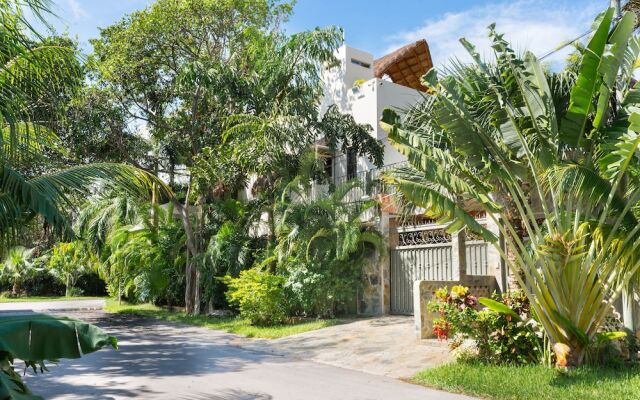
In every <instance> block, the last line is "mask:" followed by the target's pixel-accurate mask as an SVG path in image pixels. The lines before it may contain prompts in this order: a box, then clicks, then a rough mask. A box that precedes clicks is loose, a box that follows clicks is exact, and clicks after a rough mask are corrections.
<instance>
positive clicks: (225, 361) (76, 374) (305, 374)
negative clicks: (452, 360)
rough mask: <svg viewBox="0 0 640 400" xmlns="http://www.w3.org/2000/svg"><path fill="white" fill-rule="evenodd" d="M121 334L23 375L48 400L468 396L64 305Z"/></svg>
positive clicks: (203, 332)
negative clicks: (113, 344) (114, 345)
mask: <svg viewBox="0 0 640 400" xmlns="http://www.w3.org/2000/svg"><path fill="white" fill-rule="evenodd" d="M65 314H67V315H70V316H73V317H76V318H81V319H84V320H88V321H91V322H93V323H96V324H98V325H100V326H102V327H103V328H104V329H107V330H108V331H109V332H110V333H111V334H113V335H115V336H117V337H118V340H119V344H120V349H119V350H118V351H114V350H111V349H103V350H101V351H99V352H96V353H93V354H89V355H87V356H85V357H83V358H82V359H78V360H62V362H61V363H60V364H59V365H52V366H50V367H49V369H50V372H48V373H45V374H44V375H37V376H33V375H32V374H30V373H28V374H27V376H26V377H25V379H26V380H27V383H28V385H29V386H30V387H31V389H32V390H33V391H34V392H35V393H37V394H40V395H42V396H44V397H45V398H46V399H93V400H106V399H129V398H139V399H194V400H205V399H210V400H248V399H260V400H267V399H278V400H282V399H296V400H297V399H318V400H320V399H322V400H330V399H354V400H355V399H362V400H365V399H366V400H377V399H380V400H383V399H384V400H396V399H398V400H414V399H415V400H418V399H419V400H454V399H455V400H463V399H467V400H469V399H470V398H468V397H464V396H458V395H453V394H448V393H444V392H439V391H435V390H430V389H426V388H423V387H420V386H415V385H411V384H408V383H404V382H402V381H399V380H395V379H392V378H387V377H381V376H376V375H369V374H366V373H363V372H358V371H353V370H348V369H342V368H339V367H334V366H330V365H326V364H320V363H315V362H311V361H303V360H298V359H293V358H289V357H282V356H278V355H273V354H268V353H264V352H260V351H254V350H249V349H244V348H240V347H237V346H235V345H233V344H232V343H231V342H232V341H235V342H237V341H238V337H237V336H235V335H231V334H226V333H224V332H219V331H212V330H207V329H204V328H197V327H191V326H184V325H178V324H173V323H169V322H163V321H155V320H149V319H143V318H139V317H134V316H124V315H115V314H106V313H103V312H101V311H97V312H65Z"/></svg>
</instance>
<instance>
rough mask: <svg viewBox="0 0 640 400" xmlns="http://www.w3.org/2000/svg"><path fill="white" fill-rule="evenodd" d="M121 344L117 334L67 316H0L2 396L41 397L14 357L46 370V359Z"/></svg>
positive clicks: (13, 398) (25, 399)
mask: <svg viewBox="0 0 640 400" xmlns="http://www.w3.org/2000/svg"><path fill="white" fill-rule="evenodd" d="M107 346H111V347H113V348H114V349H117V348H118V341H117V340H116V338H115V337H113V336H110V335H108V334H107V333H106V332H105V331H103V330H102V329H100V328H98V327H97V326H95V325H91V324H87V323H86V322H82V321H78V320H76V319H72V318H66V317H52V316H49V315H43V314H27V315H13V316H3V317H2V318H0V399H6V400H41V399H43V397H40V396H37V395H34V394H32V393H31V391H30V390H29V388H28V387H27V385H26V384H25V383H24V382H23V380H22V378H21V376H20V374H19V373H17V372H16V371H15V360H17V359H20V360H23V361H24V363H25V367H31V368H32V369H33V371H34V372H37V371H38V370H39V371H40V372H44V371H46V370H47V368H46V365H45V361H51V362H57V361H58V360H60V359H63V358H80V357H81V356H82V355H83V354H89V353H92V352H94V351H97V350H100V349H101V348H103V347H107Z"/></svg>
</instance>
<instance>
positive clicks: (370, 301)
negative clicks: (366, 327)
mask: <svg viewBox="0 0 640 400" xmlns="http://www.w3.org/2000/svg"><path fill="white" fill-rule="evenodd" d="M376 229H377V230H378V231H379V232H380V234H381V235H382V237H383V242H384V243H383V247H382V249H381V251H380V253H379V254H376V255H375V257H372V258H370V259H367V260H365V263H364V265H363V274H364V287H363V290H362V292H361V293H359V294H358V308H357V312H358V314H360V315H382V314H389V309H390V302H389V214H388V213H385V212H382V213H381V214H380V216H379V218H378V219H377V220H376Z"/></svg>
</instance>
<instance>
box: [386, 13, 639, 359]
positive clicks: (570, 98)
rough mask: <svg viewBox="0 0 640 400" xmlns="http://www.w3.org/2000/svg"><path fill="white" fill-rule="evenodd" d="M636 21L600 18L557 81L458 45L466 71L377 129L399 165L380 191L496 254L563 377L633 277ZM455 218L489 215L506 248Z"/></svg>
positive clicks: (438, 82) (435, 83) (455, 72)
mask: <svg viewBox="0 0 640 400" xmlns="http://www.w3.org/2000/svg"><path fill="white" fill-rule="evenodd" d="M635 20H636V16H635V15H634V14H632V13H625V14H624V15H623V17H622V18H621V19H620V20H619V21H615V22H614V21H613V10H612V9H610V10H607V11H605V12H604V13H603V14H601V15H600V16H599V17H598V18H597V20H596V21H595V22H594V31H593V35H592V36H591V38H590V39H589V41H588V43H587V44H586V46H585V47H584V49H582V51H581V52H580V53H579V54H578V57H577V62H576V63H575V67H576V68H575V69H568V70H564V71H561V72H557V73H555V72H549V71H546V70H545V69H544V68H543V66H542V65H541V63H540V61H539V60H538V59H537V57H536V56H535V55H534V54H532V53H530V52H527V53H525V54H524V56H522V57H518V56H517V55H516V54H515V53H514V51H513V50H512V49H511V48H510V47H509V45H508V43H507V41H506V40H505V39H504V37H503V36H502V35H500V34H499V33H497V32H496V31H495V29H494V27H493V26H491V27H490V28H489V35H490V38H491V40H492V49H493V51H494V55H495V62H492V63H487V62H485V61H483V60H482V59H481V57H480V56H479V55H478V54H477V53H476V51H475V49H474V47H473V45H471V44H470V43H468V42H467V41H466V40H464V39H462V40H461V41H462V44H463V45H464V46H465V48H466V49H467V50H468V51H469V54H470V55H471V56H472V59H473V60H474V64H473V65H472V66H464V65H460V64H455V63H454V64H453V65H452V66H451V67H450V69H449V71H448V73H447V74H446V75H445V76H442V77H438V75H437V72H436V70H431V71H430V72H429V73H428V74H427V75H425V76H424V78H423V83H424V84H425V85H426V86H427V87H428V89H429V92H430V93H431V95H430V96H427V97H426V99H425V100H424V101H423V102H422V103H420V104H419V105H418V106H416V107H415V108H413V109H411V110H409V111H408V112H407V113H406V114H405V115H403V116H402V117H399V116H398V115H396V114H395V113H394V112H391V111H387V112H385V115H384V117H383V127H384V128H385V129H386V130H387V131H388V132H389V137H390V139H391V140H392V141H393V142H394V146H395V147H396V148H397V149H398V151H400V152H401V153H402V154H404V155H406V156H407V158H408V159H409V162H410V164H411V167H409V168H405V169H400V170H397V171H395V172H393V173H392V174H390V175H389V176H388V178H387V180H388V181H389V182H391V183H393V184H394V185H396V187H397V188H398V189H399V190H400V191H401V192H402V194H403V196H404V197H405V199H406V200H408V201H409V202H412V203H413V204H414V205H416V206H420V207H424V208H426V209H429V210H432V211H431V212H432V213H434V214H435V215H437V216H438V217H441V218H442V220H443V221H449V222H451V225H450V228H449V229H450V230H451V231H455V230H458V229H460V228H462V227H466V229H469V230H471V231H474V232H476V233H478V234H480V235H482V237H484V238H485V239H486V240H488V241H492V242H493V243H494V245H495V248H496V249H497V250H498V251H499V252H500V253H501V255H502V258H503V259H504V261H505V262H506V263H507V265H508V266H509V268H510V270H511V271H512V274H513V276H514V277H515V279H517V280H518V281H519V283H520V286H521V287H522V289H523V290H524V291H525V292H526V294H527V297H528V298H529V300H530V303H531V308H532V310H533V312H534V313H535V315H536V316H537V318H538V319H539V321H540V323H541V324H542V326H543V327H544V329H545V332H546V333H547V335H548V336H549V338H550V340H551V342H552V343H553V344H554V349H555V350H556V355H557V356H558V357H559V359H560V357H562V358H563V359H565V360H566V362H567V364H568V365H577V364H580V363H581V362H582V361H583V359H584V355H585V352H586V349H587V347H588V346H589V344H590V343H592V342H593V340H594V338H595V337H596V335H597V333H598V330H599V328H600V326H601V325H602V322H603V320H604V319H605V317H606V316H607V314H608V313H609V312H610V309H611V305H612V304H613V303H614V302H615V301H616V300H617V299H618V298H619V296H620V294H621V292H622V291H624V290H625V288H626V287H627V285H628V284H629V283H630V282H631V281H632V279H633V277H634V276H635V275H636V272H637V270H638V267H639V266H640V264H639V261H638V260H639V258H638V256H637V251H636V249H637V248H638V243H637V241H638V238H639V236H638V231H639V230H640V225H638V223H637V214H636V211H637V205H638V199H640V197H639V196H640V192H639V191H638V188H639V187H640V186H638V185H637V174H636V170H637V165H638V158H637V148H638V144H640V140H639V139H638V138H639V136H638V135H637V133H636V131H638V129H639V122H640V114H638V112H637V109H636V108H635V104H636V102H637V100H638V95H637V89H635V88H632V86H631V76H632V75H633V71H634V69H635V67H636V65H635V60H636V59H637V57H638V52H639V50H640V45H639V43H638V38H637V37H636V36H635V35H634V34H633V29H634V25H635ZM465 204H466V205H469V204H473V208H475V209H476V210H477V209H482V210H484V211H486V212H487V215H488V216H489V218H491V219H492V220H493V222H494V223H495V224H496V225H497V226H498V228H499V230H500V233H501V235H502V236H503V237H504V240H505V242H506V248H503V247H502V246H500V245H499V244H498V242H497V240H496V237H495V236H494V235H493V234H492V233H491V232H489V231H487V229H485V227H483V226H481V225H479V224H478V222H476V220H475V219H474V218H473V216H472V214H471V212H470V210H469V208H468V207H466V206H465ZM525 238H526V239H525Z"/></svg>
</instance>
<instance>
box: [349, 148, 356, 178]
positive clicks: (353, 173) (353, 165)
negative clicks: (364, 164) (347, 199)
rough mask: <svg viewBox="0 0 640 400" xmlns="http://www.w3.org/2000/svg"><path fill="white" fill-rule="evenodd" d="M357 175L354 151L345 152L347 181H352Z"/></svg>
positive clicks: (351, 149)
mask: <svg viewBox="0 0 640 400" xmlns="http://www.w3.org/2000/svg"><path fill="white" fill-rule="evenodd" d="M357 174H358V153H357V152H356V150H355V149H353V148H350V149H349V150H347V179H353V178H355V177H356V175H357Z"/></svg>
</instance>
